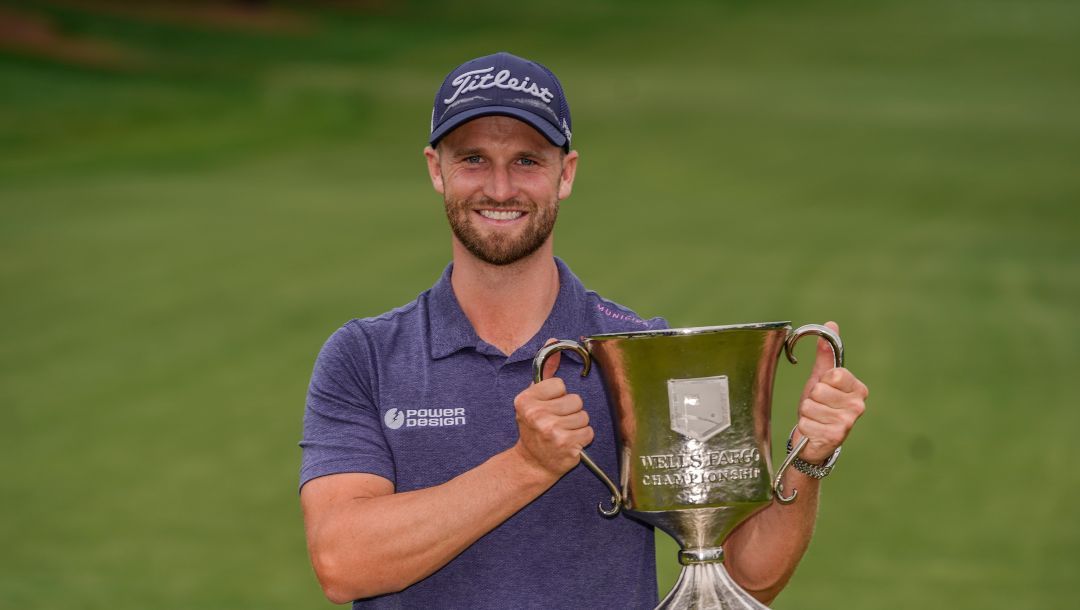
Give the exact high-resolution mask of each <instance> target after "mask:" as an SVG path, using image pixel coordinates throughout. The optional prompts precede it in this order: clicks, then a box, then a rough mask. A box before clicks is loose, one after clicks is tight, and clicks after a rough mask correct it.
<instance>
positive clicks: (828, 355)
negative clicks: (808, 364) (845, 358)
mask: <svg viewBox="0 0 1080 610" xmlns="http://www.w3.org/2000/svg"><path fill="white" fill-rule="evenodd" d="M825 326H826V327H827V328H828V329H829V330H831V331H833V332H834V333H836V336H837V337H839V336H840V326H839V325H837V324H836V322H832V321H829V322H826V323H825ZM835 366H836V359H835V358H834V357H833V350H832V344H831V343H829V341H828V340H827V339H824V338H818V341H817V358H816V359H815V360H814V370H813V372H812V373H811V374H812V375H816V376H817V377H819V378H820V377H821V376H822V375H823V374H824V373H825V371H828V370H829V369H831V368H833V367H835Z"/></svg>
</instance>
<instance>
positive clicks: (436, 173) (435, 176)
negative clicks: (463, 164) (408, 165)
mask: <svg viewBox="0 0 1080 610" xmlns="http://www.w3.org/2000/svg"><path fill="white" fill-rule="evenodd" d="M424 158H425V159H427V171H428V176H430V177H431V186H433V187H435V192H437V193H439V194H440V195H442V194H443V179H442V166H441V165H439V152H438V151H437V150H435V149H434V148H432V147H430V146H425V147H424Z"/></svg>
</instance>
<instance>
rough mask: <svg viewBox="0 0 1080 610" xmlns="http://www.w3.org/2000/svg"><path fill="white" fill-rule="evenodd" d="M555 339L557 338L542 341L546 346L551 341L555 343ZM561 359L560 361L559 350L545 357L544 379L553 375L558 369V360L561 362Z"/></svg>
mask: <svg viewBox="0 0 1080 610" xmlns="http://www.w3.org/2000/svg"><path fill="white" fill-rule="evenodd" d="M556 341H558V339H554V338H552V339H548V340H547V341H546V342H545V343H544V346H545V347H546V346H548V345H551V344H552V343H555V342H556ZM561 361H562V354H561V353H559V352H556V353H555V355H554V356H552V357H550V358H548V359H547V362H545V363H544V379H547V378H549V377H554V376H555V371H558V370H559V362H561Z"/></svg>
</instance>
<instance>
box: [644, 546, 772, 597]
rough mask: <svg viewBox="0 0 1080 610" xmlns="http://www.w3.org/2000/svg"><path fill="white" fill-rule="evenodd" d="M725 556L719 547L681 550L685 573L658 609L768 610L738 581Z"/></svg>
mask: <svg viewBox="0 0 1080 610" xmlns="http://www.w3.org/2000/svg"><path fill="white" fill-rule="evenodd" d="M699 557H700V559H698V558H699ZM722 557H723V553H722V552H721V551H720V549H704V550H700V551H689V552H688V551H682V552H680V553H679V562H680V563H682V564H683V569H682V573H680V574H679V580H678V581H677V582H676V583H675V587H674V588H672V589H671V592H670V593H668V594H667V597H665V598H664V599H663V601H661V602H660V605H659V606H657V607H656V610H769V607H768V606H766V605H765V604H763V603H761V602H759V601H758V600H756V599H754V598H753V596H751V595H750V594H749V593H747V592H746V591H743V590H742V587H740V586H739V585H737V584H735V581H734V580H732V579H731V576H730V575H729V574H728V573H727V570H726V569H724V564H723V563H722V562H721V558H722ZM702 559H704V561H702Z"/></svg>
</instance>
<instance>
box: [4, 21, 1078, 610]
mask: <svg viewBox="0 0 1080 610" xmlns="http://www.w3.org/2000/svg"><path fill="white" fill-rule="evenodd" d="M11 4H16V5H19V6H22V7H23V8H24V9H25V10H34V11H38V12H41V13H43V14H45V15H47V16H49V17H50V18H52V19H54V20H55V22H56V23H57V24H58V26H59V27H62V28H65V29H66V31H70V32H74V33H77V34H78V35H80V36H87V37H95V38H100V39H104V40H109V41H112V42H114V43H116V44H119V45H122V46H123V47H124V48H126V49H130V50H132V52H134V53H137V54H138V55H139V57H141V58H143V61H144V62H145V64H144V65H143V66H142V67H139V68H136V69H132V70H119V71H116V70H94V69H89V68H80V67H74V66H68V65H62V64H56V63H51V62H49V61H47V60H43V59H38V58H34V57H30V56H25V55H13V54H8V55H3V56H0V92H2V93H0V286H2V288H3V290H2V293H0V295H2V296H0V314H2V315H3V319H4V320H5V323H6V324H5V327H6V328H5V332H4V340H3V342H0V404H2V405H3V406H4V409H5V413H6V414H7V418H6V421H7V424H6V425H4V426H2V427H0V442H2V444H3V447H4V454H3V457H4V459H3V464H4V465H3V467H2V468H3V469H2V471H0V474H2V477H3V480H4V485H3V494H4V499H3V502H2V504H0V506H2V507H3V509H2V510H3V513H2V514H3V517H4V518H3V519H2V520H0V542H2V544H3V546H4V548H5V549H7V550H8V552H6V553H4V554H3V556H2V557H0V606H4V607H12V608H54V607H72V606H73V607H82V608H142V607H148V606H151V605H152V606H154V607H157V608H162V609H165V608H230V609H231V608H248V607H251V608H302V607H323V606H324V602H323V601H322V600H321V599H320V597H321V594H320V593H319V591H318V588H317V585H316V584H315V581H314V578H313V576H312V575H311V572H310V568H309V566H308V564H307V558H306V556H305V551H304V545H303V532H302V529H301V520H300V515H299V510H298V505H297V501H296V497H295V483H296V469H297V466H298V460H299V450H298V449H296V448H295V443H296V441H297V440H298V437H299V432H300V427H299V426H300V416H301V411H302V403H303V396H304V392H305V389H306V383H307V377H308V374H309V372H310V367H311V363H312V361H313V359H314V356H315V353H316V352H317V350H318V348H319V346H320V345H321V343H322V341H323V340H324V339H325V337H326V336H327V335H328V334H329V333H330V332H332V330H333V329H334V328H336V327H337V326H339V325H340V324H341V323H342V322H343V321H344V320H346V319H348V318H350V317H354V316H366V315H372V314H375V313H379V312H381V311H384V310H386V309H389V308H391V307H394V306H396V305H399V304H401V303H403V302H406V301H408V300H410V299H412V298H413V297H415V295H416V294H417V293H418V292H420V291H421V290H423V289H424V288H426V287H427V286H429V285H430V284H431V283H432V282H433V281H434V279H435V278H436V276H437V274H438V273H439V271H441V269H442V267H443V265H444V264H445V262H446V260H447V257H448V256H449V253H448V247H447V235H446V229H445V226H444V223H445V221H444V220H443V219H442V218H441V212H440V210H439V207H438V206H439V205H440V204H441V202H440V201H439V200H438V198H437V196H436V195H435V194H434V193H432V192H431V191H430V188H429V187H428V186H427V184H426V177H425V175H424V170H423V167H422V163H421V157H420V154H419V153H420V149H421V147H422V145H423V141H424V136H425V135H426V123H427V119H428V116H429V113H430V100H431V96H432V95H433V92H434V89H435V86H436V85H437V84H438V80H439V79H440V78H441V77H442V76H443V75H444V74H445V72H446V71H447V70H448V69H449V68H450V67H452V66H453V65H454V64H455V63H457V62H458V61H461V60H464V59H467V58H469V57H472V56H476V55H480V54H483V53H487V52H490V51H492V50H494V49H508V50H511V51H514V52H516V53H519V54H522V55H525V56H531V57H536V58H537V59H539V60H541V61H543V62H545V63H546V64H548V65H549V66H550V67H552V68H553V69H554V70H555V71H556V72H557V73H558V74H559V75H560V77H561V78H562V80H563V82H564V84H565V85H566V87H567V89H568V92H569V95H570V101H571V104H572V107H573V110H574V121H575V142H576V144H577V146H578V148H579V149H580V150H581V152H582V162H581V166H580V169H581V171H580V172H579V177H578V183H577V185H576V191H575V194H574V196H573V198H572V199H571V200H570V201H569V202H567V203H566V204H565V205H564V207H563V214H562V218H561V219H560V226H559V230H558V242H557V250H558V252H559V254H560V255H561V256H562V257H563V258H565V259H566V260H568V261H569V262H570V263H571V265H572V266H573V268H574V270H575V271H576V272H577V273H578V275H579V276H580V277H582V278H583V279H584V280H585V282H586V284H587V285H589V286H590V287H591V288H594V289H596V290H598V291H599V292H601V293H602V294H605V295H606V296H609V297H610V298H613V299H615V300H618V301H620V302H623V303H626V304H628V305H630V306H632V307H634V308H635V309H636V310H637V311H638V312H639V313H641V314H643V315H665V316H666V317H668V319H669V320H670V321H671V322H672V323H674V324H678V325H699V324H712V323H725V322H741V321H756V320H766V319H768V320H771V319H791V320H794V321H796V322H805V321H824V320H826V319H836V320H838V321H839V322H840V324H841V326H842V329H843V331H844V335H845V338H846V340H847V343H848V349H849V362H850V366H851V368H852V369H853V370H855V371H856V372H857V373H858V374H859V375H860V376H861V377H862V378H864V379H865V380H866V381H867V383H868V384H869V385H870V386H871V388H872V393H873V395H872V398H871V402H870V409H871V410H870V412H869V413H868V414H867V416H866V417H865V418H864V420H863V421H862V422H860V425H859V427H858V429H857V430H856V432H855V433H854V434H853V436H852V438H851V439H850V441H849V442H848V444H847V447H846V448H845V455H844V457H843V459H842V461H841V462H840V464H839V466H838V468H837V472H836V473H835V475H834V476H833V477H831V478H830V479H829V480H828V481H827V482H826V485H825V491H824V500H823V506H822V513H821V518H820V520H819V525H818V532H817V535H816V538H815V541H814V544H813V545H812V546H811V549H810V552H809V554H808V555H807V557H806V559H805V560H804V562H803V564H802V566H801V567H800V570H799V572H798V573H797V574H796V576H795V579H794V580H793V581H792V583H791V585H790V586H789V587H788V589H787V590H786V591H785V593H784V594H783V595H782V596H781V598H780V599H779V600H778V601H777V603H776V604H775V606H776V607H777V608H778V609H783V608H795V607H801V608H825V607H837V606H841V607H850V608H907V607H943V606H952V607H958V608H968V607H970V608H1003V609H1004V608H1009V609H1014V608H1056V607H1064V606H1066V605H1068V604H1069V603H1070V602H1071V599H1072V596H1071V595H1070V593H1071V592H1072V586H1071V583H1072V580H1073V578H1074V575H1075V574H1076V573H1077V572H1078V571H1080V560H1078V559H1077V557H1078V556H1080V553H1078V551H1080V526H1078V525H1077V520H1076V519H1075V515H1074V514H1073V513H1074V512H1075V511H1074V509H1073V506H1075V504H1076V503H1077V501H1080V494H1078V492H1077V491H1076V486H1075V485H1073V484H1072V482H1073V481H1075V479H1076V477H1073V476H1070V475H1069V474H1068V473H1069V472H1071V467H1070V463H1071V462H1070V457H1071V454H1070V453H1069V448H1070V447H1071V440H1072V436H1073V431H1074V430H1076V429H1077V428H1078V427H1080V411H1078V410H1077V409H1076V399H1075V392H1074V390H1073V388H1072V387H1071V384H1069V382H1068V379H1070V378H1071V374H1073V371H1074V370H1075V369H1076V368H1077V366H1078V365H1080V350H1078V348H1077V343H1076V338H1077V337H1078V336H1080V322H1078V318H1077V316H1076V311H1077V306H1078V304H1080V248H1078V247H1077V246H1076V235H1077V234H1078V233H1080V231H1078V230H1080V211H1078V207H1077V201H1078V195H1080V173H1078V172H1076V170H1075V168H1076V167H1077V166H1078V161H1080V151H1078V149H1077V147H1076V142H1077V141H1078V136H1080V119H1078V116H1077V114H1076V112H1075V108H1076V107H1077V103H1078V102H1080V81H1078V79H1077V78H1076V76H1075V75H1076V74H1078V73H1080V70H1078V68H1080V65H1078V64H1080V59H1078V58H1080V53H1078V51H1080V36H1078V34H1080V9H1078V8H1077V7H1075V6H1074V5H1073V4H1071V3H1066V2H1050V1H1033V2H1005V1H992V2H966V1H961V0H947V1H944V2H921V1H917V2H893V1H882V2H874V3H852V2H841V1H826V2H815V3H791V2H757V3H746V2H726V3H720V4H712V3H704V2H697V3H689V2H688V3H681V4H675V5H672V6H670V7H668V6H665V8H664V9H663V10H661V9H660V8H659V7H658V6H657V5H654V4H652V3H645V2H634V3H614V2H605V1H600V0H595V1H588V2H576V3H564V4H557V5H554V6H552V5H544V6H543V7H541V6H527V7H520V8H516V9H514V12H509V11H507V10H506V9H505V7H503V6H501V5H495V4H494V3H481V5H479V6H478V5H475V4H470V5H469V6H470V7H471V8H469V9H465V8H464V7H463V5H456V4H453V3H437V4H436V3H432V4H427V3H412V4H409V5H406V6H403V7H394V6H391V7H384V8H382V9H372V10H369V11H367V12H362V11H361V12H334V11H329V12H326V11H322V12H319V11H315V10H314V9H298V10H302V11H305V14H306V15H308V16H309V17H310V19H311V21H312V23H314V24H315V29H314V30H313V33H312V34H310V35H299V34H288V33H266V32H262V33H260V32H237V31H234V30H215V29H212V28H197V27H192V26H186V25H178V24H170V23H155V22H146V21H142V20H138V19H131V18H124V17H122V16H116V15H111V16H110V15H100V14H96V13H93V12H84V11H81V10H78V9H75V8H71V7H70V5H67V4H65V5H50V4H48V3H28V2H27V3H21V4H20V3H11ZM39 4H40V6H39ZM28 7H29V8H28ZM496 9H500V10H496ZM805 373H806V369H805V368H800V369H795V368H792V367H789V366H787V365H783V366H782V367H781V369H780V373H779V379H778V384H777V391H776V396H777V399H776V411H777V413H776V416H775V421H774V427H775V429H776V432H775V433H776V434H777V435H779V434H780V433H781V431H785V430H787V429H788V428H789V427H790V425H791V423H792V420H793V413H792V412H791V411H792V409H791V404H792V403H793V401H794V397H795V396H796V395H797V391H798V388H799V387H800V386H801V383H802V379H803V377H804V375H805ZM660 553H661V556H662V557H664V558H666V559H667V560H666V562H665V563H664V565H663V566H662V567H661V580H662V583H664V584H665V585H667V586H670V583H671V582H673V578H674V574H675V571H676V570H675V566H674V565H673V562H671V561H670V558H671V557H673V555H674V550H673V549H672V548H671V547H670V545H669V544H667V543H666V542H665V541H662V544H661V549H660Z"/></svg>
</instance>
